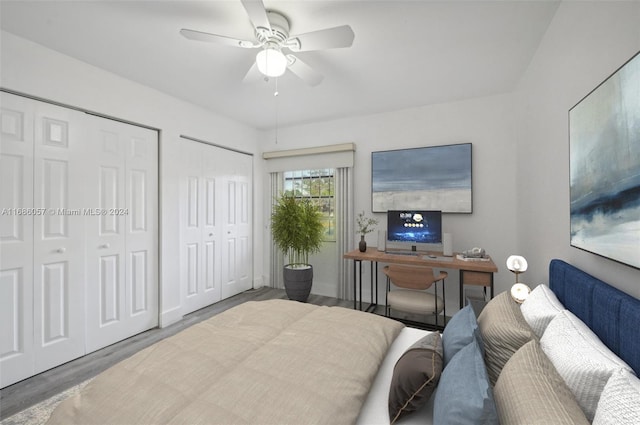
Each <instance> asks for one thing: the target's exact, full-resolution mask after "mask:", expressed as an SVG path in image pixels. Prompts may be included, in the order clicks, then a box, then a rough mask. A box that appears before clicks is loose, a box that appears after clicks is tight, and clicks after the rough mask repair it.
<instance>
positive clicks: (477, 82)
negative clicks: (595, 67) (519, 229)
mask: <svg viewBox="0 0 640 425" xmlns="http://www.w3.org/2000/svg"><path fill="white" fill-rule="evenodd" d="M264 4H265V7H266V8H267V9H272V10H276V11H279V12H281V13H282V14H284V15H285V16H286V17H287V18H288V19H289V21H290V24H291V33H292V34H300V33H305V32H310V31H314V30H319V29H324V28H328V27H334V26H338V25H343V24H349V25H350V26H351V27H352V28H353V31H354V32H355V40H354V43H353V46H352V47H351V48H344V49H334V50H325V51H316V52H301V53H297V56H298V57H300V59H302V60H303V61H304V62H306V63H307V64H309V65H311V66H312V67H313V68H314V69H315V70H317V71H319V72H320V73H322V74H323V75H324V80H323V81H322V83H321V84H320V85H318V86H316V87H309V86H307V85H305V83H303V82H302V81H301V80H300V79H298V78H297V77H296V76H294V75H292V74H291V73H290V72H287V73H286V74H285V75H284V76H283V77H280V78H278V79H277V80H278V81H277V84H278V91H279V96H278V97H277V98H276V97H274V95H273V93H274V91H275V84H276V80H275V79H271V81H269V82H265V81H259V82H257V83H253V84H248V83H244V82H243V81H242V80H243V78H244V76H245V74H246V72H247V70H248V69H249V68H250V66H251V65H252V63H253V61H254V58H255V53H256V50H246V49H241V48H235V47H227V46H223V45H217V44H211V43H202V42H196V41H190V40H187V39H185V38H184V37H182V36H181V35H180V34H179V33H178V31H179V30H180V29H181V28H189V29H195V30H199V31H205V32H211V33H215V34H220V35H226V36H230V37H235V38H240V39H250V40H252V39H254V37H253V28H252V26H251V23H250V21H249V18H248V16H247V14H246V12H245V10H244V8H243V6H242V4H241V3H240V1H239V0H226V1H166V0H165V1H90V2H88V1H52V0H49V1H25V0H21V1H7V0H2V1H1V3H0V16H1V23H0V24H1V27H2V29H3V30H5V31H8V32H11V33H13V34H16V35H18V36H20V37H23V38H26V39H29V40H32V41H34V42H36V43H39V44H42V45H44V46H46V47H49V48H51V49H53V50H56V51H58V52H61V53H64V54H66V55H69V56H72V57H74V58H77V59H79V60H82V61H84V62H87V63H89V64H92V65H95V66H98V67H100V68H103V69H105V70H108V71H110V72H113V73H115V74H118V75H121V76H123V77H125V78H127V79H130V80H133V81H136V82H138V83H141V84H144V85H146V86H149V87H153V88H155V89H157V90H160V91H162V92H165V93H168V94H170V95H172V96H175V97H177V98H180V99H184V100H186V101H189V102H191V103H194V104H197V105H200V106H202V107H204V108H207V109H210V110H212V111H214V112H216V113H218V114H220V115H223V116H227V117H230V118H233V119H235V120H238V121H240V122H243V123H245V124H247V125H250V126H252V127H255V128H258V129H268V128H272V127H274V126H275V124H276V120H277V122H278V125H279V126H287V125H293V124H298V123H305V122H314V121H323V120H329V119H334V118H339V117H347V116H356V115H365V114H371V113H377V112H386V111H391V110H399V109H403V108H408V107H414V106H419V105H427V104H433V103H442V102H450V101H455V100H460V99H465V98H472V97H478V96H487V95H492V94H498V93H506V92H510V91H512V90H513V89H514V88H515V86H516V85H517V83H518V81H519V79H520V77H521V76H522V74H523V72H524V71H525V70H526V68H527V66H528V64H529V62H530V60H531V58H532V56H533V55H534V53H535V51H536V49H537V47H538V45H539V43H540V41H541V38H542V37H543V35H544V33H545V31H546V29H547V27H548V25H549V23H550V22H551V20H552V19H553V15H554V13H555V11H556V9H557V7H558V4H559V1H546V0H534V1H520V0H511V1H504V0H503V1H481V0H476V1H455V0H448V1H417V0H414V1H364V0H360V1H340V0H324V1H306V0H298V1H276V0H264Z"/></svg>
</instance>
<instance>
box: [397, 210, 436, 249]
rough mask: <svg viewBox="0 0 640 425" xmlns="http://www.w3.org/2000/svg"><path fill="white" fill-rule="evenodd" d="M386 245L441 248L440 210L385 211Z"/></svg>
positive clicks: (405, 247)
mask: <svg viewBox="0 0 640 425" xmlns="http://www.w3.org/2000/svg"><path fill="white" fill-rule="evenodd" d="M387 247H388V248H390V249H414V250H415V249H417V250H420V251H430V250H434V249H439V248H441V247H442V211H434V210H389V211H387ZM413 247H415V248H413Z"/></svg>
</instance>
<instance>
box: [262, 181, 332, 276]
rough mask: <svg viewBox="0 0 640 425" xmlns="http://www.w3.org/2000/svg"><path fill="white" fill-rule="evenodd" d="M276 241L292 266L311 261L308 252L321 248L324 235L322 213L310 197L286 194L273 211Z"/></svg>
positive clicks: (272, 225)
mask: <svg viewBox="0 0 640 425" xmlns="http://www.w3.org/2000/svg"><path fill="white" fill-rule="evenodd" d="M271 234H272V235H273V242H274V243H275V245H276V246H277V247H278V249H279V250H280V251H282V252H283V253H284V254H286V255H287V256H288V258H289V263H290V265H291V266H293V267H296V266H297V267H302V266H305V265H308V264H309V254H312V253H314V252H318V251H320V248H321V246H322V241H323V237H324V227H323V225H322V214H321V212H320V209H319V208H318V206H316V205H314V204H313V203H311V201H310V200H308V199H297V198H295V197H294V196H293V195H290V194H286V193H285V194H283V195H282V196H280V198H278V200H277V202H276V204H275V206H274V208H273V212H272V214H271Z"/></svg>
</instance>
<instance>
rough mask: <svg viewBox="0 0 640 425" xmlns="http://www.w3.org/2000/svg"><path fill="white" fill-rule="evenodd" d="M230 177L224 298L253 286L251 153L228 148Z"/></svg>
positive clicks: (228, 178)
mask: <svg viewBox="0 0 640 425" xmlns="http://www.w3.org/2000/svg"><path fill="white" fill-rule="evenodd" d="M225 155H226V158H225V163H226V164H228V165H227V168H228V169H227V176H228V177H226V179H225V180H226V181H225V185H224V187H225V188H226V191H225V194H226V199H225V200H226V207H225V209H224V210H223V221H224V228H223V229H222V234H223V235H224V238H225V241H226V247H227V248H228V249H225V250H224V251H223V253H222V264H223V269H222V281H223V283H224V286H223V288H222V296H223V298H227V297H230V296H233V295H235V294H238V293H240V292H242V291H246V290H247V289H250V288H251V287H252V279H253V246H252V236H251V235H252V225H251V220H252V203H251V196H252V195H251V178H252V177H251V176H252V169H253V161H252V158H251V157H250V156H248V155H243V154H237V153H233V152H229V151H227V152H226V153H225Z"/></svg>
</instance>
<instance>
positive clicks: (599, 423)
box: [593, 370, 640, 425]
mask: <svg viewBox="0 0 640 425" xmlns="http://www.w3.org/2000/svg"><path fill="white" fill-rule="evenodd" d="M638 424H640V379H638V378H637V377H635V376H633V375H632V374H631V373H629V372H627V371H623V370H619V371H617V372H615V373H614V374H613V375H611V378H609V381H607V385H605V386H604V390H602V395H601V396H600V401H598V408H597V409H596V415H595V417H594V418H593V425H638Z"/></svg>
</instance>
